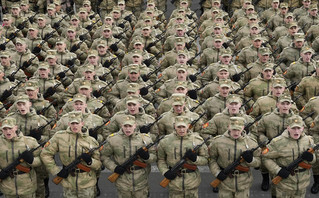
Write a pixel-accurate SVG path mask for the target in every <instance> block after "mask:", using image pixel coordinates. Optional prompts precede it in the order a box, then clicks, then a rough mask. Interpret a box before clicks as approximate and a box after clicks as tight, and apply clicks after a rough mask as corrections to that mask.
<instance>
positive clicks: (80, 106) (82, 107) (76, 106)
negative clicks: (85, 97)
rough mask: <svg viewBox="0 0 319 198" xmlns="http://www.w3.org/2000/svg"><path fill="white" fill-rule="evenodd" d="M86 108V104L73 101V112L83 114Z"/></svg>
mask: <svg viewBox="0 0 319 198" xmlns="http://www.w3.org/2000/svg"><path fill="white" fill-rule="evenodd" d="M86 107H87V104H86V103H84V102H82V101H75V102H74V103H73V108H74V110H75V111H82V112H84V110H85V108H86Z"/></svg>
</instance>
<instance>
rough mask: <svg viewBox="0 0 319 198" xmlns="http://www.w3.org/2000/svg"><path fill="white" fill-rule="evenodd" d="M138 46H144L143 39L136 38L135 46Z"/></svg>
mask: <svg viewBox="0 0 319 198" xmlns="http://www.w3.org/2000/svg"><path fill="white" fill-rule="evenodd" d="M136 44H140V45H142V44H143V39H142V38H141V37H136V38H135V39H134V45H136Z"/></svg>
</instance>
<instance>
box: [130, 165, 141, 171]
mask: <svg viewBox="0 0 319 198" xmlns="http://www.w3.org/2000/svg"><path fill="white" fill-rule="evenodd" d="M141 169H143V167H140V166H131V167H130V168H129V171H135V170H141Z"/></svg>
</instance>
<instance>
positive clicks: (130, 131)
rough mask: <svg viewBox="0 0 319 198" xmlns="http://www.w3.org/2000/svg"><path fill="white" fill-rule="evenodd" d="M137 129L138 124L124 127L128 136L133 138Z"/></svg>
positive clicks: (123, 129)
mask: <svg viewBox="0 0 319 198" xmlns="http://www.w3.org/2000/svg"><path fill="white" fill-rule="evenodd" d="M135 128H136V124H134V125H130V124H125V125H122V131H123V133H124V134H125V135H126V136H131V135H132V134H133V133H134V130H135Z"/></svg>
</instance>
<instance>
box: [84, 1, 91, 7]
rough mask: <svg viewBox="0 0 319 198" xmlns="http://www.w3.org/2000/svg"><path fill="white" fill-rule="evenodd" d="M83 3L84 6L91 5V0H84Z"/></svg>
mask: <svg viewBox="0 0 319 198" xmlns="http://www.w3.org/2000/svg"><path fill="white" fill-rule="evenodd" d="M82 5H83V6H84V5H89V6H90V5H91V1H87V0H85V1H83V4H82Z"/></svg>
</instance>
